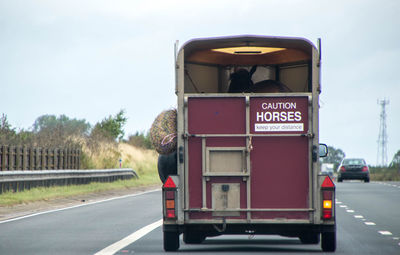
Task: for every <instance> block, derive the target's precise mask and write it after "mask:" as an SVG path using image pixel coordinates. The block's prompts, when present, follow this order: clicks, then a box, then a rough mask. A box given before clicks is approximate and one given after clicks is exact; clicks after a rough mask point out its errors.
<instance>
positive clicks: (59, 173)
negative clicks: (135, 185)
mask: <svg viewBox="0 0 400 255" xmlns="http://www.w3.org/2000/svg"><path fill="white" fill-rule="evenodd" d="M131 178H139V176H138V175H137V173H136V172H135V171H134V170H133V169H131V168H118V169H100V170H39V171H38V170H36V171H0V194H1V193H3V192H7V191H14V192H18V191H22V190H25V189H30V188H34V187H49V186H62V185H74V184H88V183H91V182H113V181H116V180H121V179H131Z"/></svg>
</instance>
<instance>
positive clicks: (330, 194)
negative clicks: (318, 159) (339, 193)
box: [321, 176, 335, 220]
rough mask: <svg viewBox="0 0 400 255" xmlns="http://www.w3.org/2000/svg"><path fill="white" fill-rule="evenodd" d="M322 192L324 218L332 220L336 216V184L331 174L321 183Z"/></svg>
mask: <svg viewBox="0 0 400 255" xmlns="http://www.w3.org/2000/svg"><path fill="white" fill-rule="evenodd" d="M321 192H322V194H321V195H322V199H321V200H322V201H321V202H322V215H321V217H322V219H324V220H330V219H332V218H333V217H334V215H333V213H334V208H335V205H334V203H335V184H334V183H333V181H332V179H331V178H330V177H329V176H326V177H325V179H324V181H323V182H322V184H321Z"/></svg>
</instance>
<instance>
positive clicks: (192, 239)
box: [183, 232, 206, 244]
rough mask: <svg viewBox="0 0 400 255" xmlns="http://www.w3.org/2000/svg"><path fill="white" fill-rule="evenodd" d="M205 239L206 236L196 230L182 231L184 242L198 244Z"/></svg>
mask: <svg viewBox="0 0 400 255" xmlns="http://www.w3.org/2000/svg"><path fill="white" fill-rule="evenodd" d="M205 239H206V237H205V236H204V235H202V234H200V233H196V232H184V233H183V241H184V242H185V243H186V244H200V243H202V242H203V241H204V240H205Z"/></svg>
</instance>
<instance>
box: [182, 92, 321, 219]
mask: <svg viewBox="0 0 400 255" xmlns="http://www.w3.org/2000/svg"><path fill="white" fill-rule="evenodd" d="M310 98H311V95H310V94H308V93H296V94H293V93H292V94H290V96H286V95H278V94H276V95H273V96H264V95H245V94H242V95H237V96H236V95H235V96H232V95H226V96H221V95H218V96H217V95H216V96H210V95H193V96H186V98H185V99H186V102H187V104H185V106H186V108H185V114H186V117H185V131H186V132H185V133H186V138H187V139H186V157H185V158H186V160H187V162H186V164H185V165H186V167H185V173H186V187H185V190H186V193H185V202H186V206H185V207H186V208H188V210H187V212H188V213H187V214H186V219H185V220H189V221H212V220H217V219H221V217H223V218H225V219H227V220H230V221H231V222H249V221H250V222H258V221H263V222H265V221H274V222H275V221H296V222H299V221H300V222H309V221H310V219H312V215H311V213H312V211H313V210H312V208H311V207H312V206H311V202H310V201H312V199H311V196H310V194H311V193H310V190H311V187H312V185H311V179H310V176H311V174H310V164H311V161H310V154H311V153H310V152H311V149H310V148H311V147H312V146H311V145H310V144H311V139H310V136H309V135H308V134H309V133H310V132H309V127H312V125H311V123H310V122H309V121H310V119H311V118H309V115H311V112H310V111H311V110H310V109H309V101H310Z"/></svg>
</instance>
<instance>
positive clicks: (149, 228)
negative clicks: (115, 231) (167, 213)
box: [94, 219, 163, 255]
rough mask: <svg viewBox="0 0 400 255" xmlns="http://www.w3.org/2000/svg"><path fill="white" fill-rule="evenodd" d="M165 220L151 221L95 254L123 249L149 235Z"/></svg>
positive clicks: (109, 253) (104, 254) (106, 254)
mask: <svg viewBox="0 0 400 255" xmlns="http://www.w3.org/2000/svg"><path fill="white" fill-rule="evenodd" d="M162 222H163V220H162V219H160V220H158V221H156V222H153V223H151V224H150V225H147V226H145V227H143V228H141V229H139V230H138V231H136V232H134V233H132V234H130V235H129V236H127V237H125V238H124V239H122V240H120V241H118V242H115V243H113V244H112V245H110V246H108V247H106V248H104V249H103V250H101V251H99V252H97V253H95V254H94V255H112V254H115V253H116V252H118V251H119V250H121V249H122V248H124V247H126V246H128V245H130V244H132V243H134V242H135V241H137V240H139V239H140V238H142V237H143V236H145V235H147V234H148V233H150V232H151V231H153V230H154V229H156V228H158V227H160V226H161V225H162Z"/></svg>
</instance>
